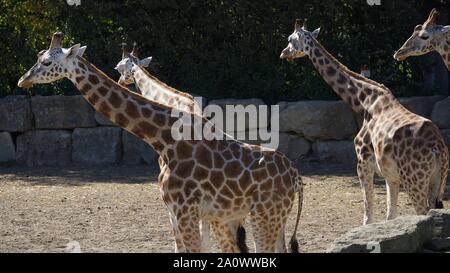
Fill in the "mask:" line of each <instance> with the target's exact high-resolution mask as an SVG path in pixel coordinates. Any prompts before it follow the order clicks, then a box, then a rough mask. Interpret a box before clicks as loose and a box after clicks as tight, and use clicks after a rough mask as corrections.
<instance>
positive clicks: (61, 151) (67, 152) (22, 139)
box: [17, 130, 72, 166]
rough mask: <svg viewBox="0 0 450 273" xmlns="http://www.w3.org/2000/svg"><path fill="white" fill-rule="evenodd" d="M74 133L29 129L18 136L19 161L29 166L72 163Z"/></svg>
mask: <svg viewBox="0 0 450 273" xmlns="http://www.w3.org/2000/svg"><path fill="white" fill-rule="evenodd" d="M71 144H72V133H71V132H70V131H59V130H38V131H28V132H26V133H24V134H22V135H19V136H18V137H17V163H18V164H25V165H27V166H64V165H68V164H70V163H71V152H72V145H71Z"/></svg>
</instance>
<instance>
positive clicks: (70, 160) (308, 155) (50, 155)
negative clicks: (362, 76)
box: [0, 96, 450, 166]
mask: <svg viewBox="0 0 450 273" xmlns="http://www.w3.org/2000/svg"><path fill="white" fill-rule="evenodd" d="M400 102H401V103H402V104H403V105H404V106H405V107H407V108H408V109H410V110H411V111H413V112H415V113H417V114H420V115H422V116H424V117H426V118H430V119H431V120H433V121H434V122H435V123H436V124H437V125H438V126H439V128H440V129H441V130H442V133H443V136H444V138H445V140H446V142H447V143H448V144H450V98H446V97H443V96H433V97H411V98H401V99H400ZM209 104H215V105H218V106H219V107H222V108H223V107H224V106H225V105H229V104H232V105H238V104H241V105H244V106H245V105H256V106H260V105H264V102H263V101H262V100H261V99H246V100H236V99H223V100H212V101H209ZM278 105H279V109H280V128H279V130H280V145H279V150H280V151H281V152H283V153H285V154H286V155H287V156H288V157H289V158H291V159H292V160H293V161H298V160H300V159H301V160H304V161H325V162H330V163H342V162H346V163H355V152H354V147H353V140H352V139H353V138H354V137H355V135H356V134H357V132H358V130H359V128H360V126H361V120H362V118H361V116H360V115H359V114H356V113H354V112H352V111H351V109H350V108H349V107H348V106H347V105H346V104H345V103H344V102H342V101H299V102H280V103H278ZM269 110H270V107H269ZM270 126H271V125H270V121H269V122H265V123H264V122H262V123H259V125H258V126H256V127H255V126H249V125H248V124H246V125H245V126H244V128H245V129H244V130H245V131H246V133H247V134H248V133H249V132H254V131H257V130H258V129H261V128H262V127H264V128H270ZM248 142H249V143H258V141H257V140H256V141H248ZM156 158H157V155H156V153H154V152H153V151H152V149H151V148H150V147H149V146H148V145H147V144H146V143H144V142H143V141H141V140H139V139H137V138H136V137H134V136H133V135H131V134H129V133H127V132H124V131H123V130H122V129H120V128H118V127H116V126H115V125H114V124H112V123H111V122H110V121H109V120H108V119H107V118H105V117H104V116H102V115H101V114H99V113H98V112H96V111H94V109H92V107H91V106H90V105H89V104H88V103H87V102H86V100H84V99H83V98H82V97H81V96H50V97H41V96H36V97H32V98H28V97H25V96H8V97H5V98H2V99H0V163H6V162H8V163H13V164H14V163H16V164H21V165H28V166H41V165H57V166H63V165H69V164H108V165H109V164H156Z"/></svg>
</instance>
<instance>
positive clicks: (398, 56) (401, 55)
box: [394, 49, 408, 62]
mask: <svg viewBox="0 0 450 273" xmlns="http://www.w3.org/2000/svg"><path fill="white" fill-rule="evenodd" d="M406 53H407V50H405V49H399V50H398V51H397V52H395V54H394V59H395V60H397V61H399V62H401V61H404V60H405V59H406V58H407V57H408V56H407V55H406Z"/></svg>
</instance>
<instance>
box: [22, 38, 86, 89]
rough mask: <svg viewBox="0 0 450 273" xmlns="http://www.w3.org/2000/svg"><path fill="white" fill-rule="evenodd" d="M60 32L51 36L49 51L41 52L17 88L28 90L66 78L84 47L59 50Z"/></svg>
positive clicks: (75, 46)
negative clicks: (37, 85)
mask: <svg viewBox="0 0 450 273" xmlns="http://www.w3.org/2000/svg"><path fill="white" fill-rule="evenodd" d="M62 38H63V33H62V32H56V33H55V34H53V38H52V41H51V43H50V48H49V49H46V50H45V49H44V50H41V51H40V52H39V53H38V55H37V62H36V63H35V64H34V65H33V66H32V67H31V68H30V70H28V72H27V73H25V74H24V75H23V76H22V77H21V78H20V80H19V82H18V83H17V85H18V86H19V87H23V88H30V87H32V86H33V84H39V83H50V82H54V81H57V80H59V79H62V78H64V77H67V76H68V75H69V72H70V71H71V68H72V66H73V62H71V60H72V59H73V58H75V57H76V56H82V55H83V53H84V51H85V50H86V46H83V47H80V44H76V45H74V46H72V47H71V48H61V40H62Z"/></svg>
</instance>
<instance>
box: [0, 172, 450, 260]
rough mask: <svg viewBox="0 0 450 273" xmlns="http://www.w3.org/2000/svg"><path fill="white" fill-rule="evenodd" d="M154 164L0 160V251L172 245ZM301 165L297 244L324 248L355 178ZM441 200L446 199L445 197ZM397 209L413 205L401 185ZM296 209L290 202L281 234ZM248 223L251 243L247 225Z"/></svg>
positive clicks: (340, 225) (382, 200)
mask: <svg viewBox="0 0 450 273" xmlns="http://www.w3.org/2000/svg"><path fill="white" fill-rule="evenodd" d="M301 170H302V169H301ZM158 172H159V170H158V169H151V168H149V167H145V166H139V167H119V166H117V167H93V168H86V167H70V168H22V167H2V168H0V211H1V215H0V223H1V229H0V252H64V251H66V249H67V247H68V246H67V245H68V243H69V242H71V241H77V242H79V245H80V247H81V251H83V252H172V251H173V239H172V232H171V228H170V223H169V219H168V214H167V212H166V208H165V205H164V203H163V201H162V200H161V198H160V193H159V188H158V186H157V184H156V183H154V181H155V180H156V177H157V174H158ZM302 173H303V177H304V182H305V201H304V206H303V213H302V217H301V220H300V229H299V231H298V238H299V241H300V247H301V251H302V252H323V251H325V250H326V248H327V247H328V246H329V245H330V243H331V242H332V241H333V240H334V239H336V238H337V237H339V236H340V235H341V234H343V233H345V232H346V231H348V230H349V229H351V228H353V227H357V226H359V225H360V224H361V222H362V208H363V203H362V194H361V191H360V188H359V182H358V179H357V177H356V176H355V173H354V171H353V170H352V168H350V169H349V170H348V171H343V170H342V169H337V168H334V169H333V168H331V169H323V168H319V171H317V168H316V170H315V171H311V170H308V168H306V170H302ZM448 190H449V189H447V192H448ZM447 198H448V194H447ZM385 204H386V189H385V186H384V182H383V181H381V180H378V181H377V182H376V205H377V206H376V218H377V220H380V221H381V220H383V218H384V215H385V211H386V205H385ZM444 206H445V207H450V204H449V202H448V201H446V202H445V204H444ZM399 212H400V214H408V213H413V209H412V206H411V204H410V203H409V202H408V200H407V197H406V195H405V193H404V192H401V194H400V198H399ZM295 216H296V205H295V206H294V209H293V211H292V212H291V215H290V218H289V221H288V226H287V230H286V237H287V238H289V237H290V236H291V234H292V231H293V226H294V221H295ZM247 230H248V233H249V236H248V241H249V243H248V245H249V246H250V248H252V243H251V239H252V237H251V230H250V228H247ZM69 245H70V244H69ZM213 251H218V250H217V248H215V247H214V249H213Z"/></svg>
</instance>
